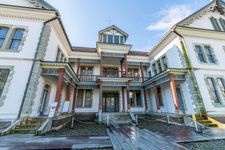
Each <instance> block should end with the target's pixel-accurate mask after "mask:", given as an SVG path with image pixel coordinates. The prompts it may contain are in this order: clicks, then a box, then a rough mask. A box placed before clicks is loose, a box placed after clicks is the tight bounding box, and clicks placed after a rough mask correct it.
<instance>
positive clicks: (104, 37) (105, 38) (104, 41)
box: [103, 34, 107, 43]
mask: <svg viewBox="0 0 225 150" xmlns="http://www.w3.org/2000/svg"><path fill="white" fill-rule="evenodd" d="M106 42H107V35H105V34H103V43H106Z"/></svg>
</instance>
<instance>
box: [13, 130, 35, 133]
mask: <svg viewBox="0 0 225 150" xmlns="http://www.w3.org/2000/svg"><path fill="white" fill-rule="evenodd" d="M35 132H36V129H13V130H11V131H10V133H11V134H31V133H32V134H33V133H35Z"/></svg>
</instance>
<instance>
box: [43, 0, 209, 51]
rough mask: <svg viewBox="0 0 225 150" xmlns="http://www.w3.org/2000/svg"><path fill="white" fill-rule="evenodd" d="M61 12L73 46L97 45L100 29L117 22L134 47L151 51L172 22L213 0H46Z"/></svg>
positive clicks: (138, 49) (134, 48)
mask: <svg viewBox="0 0 225 150" xmlns="http://www.w3.org/2000/svg"><path fill="white" fill-rule="evenodd" d="M46 1H47V2H49V3H50V4H51V5H53V6H54V7H55V8H57V9H58V10H59V11H60V14H61V17H62V20H63V23H64V25H65V28H66V31H67V34H68V35H69V38H70V41H71V43H72V45H73V46H84V47H95V46H96V41H97V38H98V31H99V30H101V29H104V28H105V27H107V26H108V25H109V22H108V21H107V20H109V18H110V20H111V24H110V25H116V26H118V27H119V28H121V29H122V30H124V31H125V32H127V33H128V34H129V38H128V41H127V43H128V44H133V48H132V50H137V51H140V50H141V51H148V50H150V49H151V48H152V47H153V46H154V45H155V44H156V43H157V42H158V41H159V40H160V38H161V37H162V36H163V35H164V34H165V32H167V31H168V30H169V29H170V28H171V27H172V25H173V24H175V23H176V22H178V21H179V20H181V19H182V18H184V17H186V16H187V15H189V14H191V13H193V12H194V11H196V10H198V9H200V8H201V7H203V6H204V5H206V4H207V3H209V2H210V0H66V1H65V0H46Z"/></svg>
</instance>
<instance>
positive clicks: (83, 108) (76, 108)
mask: <svg viewBox="0 0 225 150" xmlns="http://www.w3.org/2000/svg"><path fill="white" fill-rule="evenodd" d="M91 108H92V107H76V108H75V109H91Z"/></svg>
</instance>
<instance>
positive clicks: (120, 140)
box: [107, 124, 186, 150]
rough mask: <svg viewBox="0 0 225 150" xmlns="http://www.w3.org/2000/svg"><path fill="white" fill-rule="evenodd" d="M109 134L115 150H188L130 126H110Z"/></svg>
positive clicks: (154, 134)
mask: <svg viewBox="0 0 225 150" xmlns="http://www.w3.org/2000/svg"><path fill="white" fill-rule="evenodd" d="M107 132H108V135H109V137H110V140H111V142H112V145H113V148H114V149H115V150H128V149H129V150H186V148H185V147H183V146H181V145H178V144H177V143H175V142H171V141H169V140H167V139H166V138H164V137H162V136H160V135H157V134H156V133H153V132H151V131H148V130H146V129H140V128H138V127H134V126H132V125H129V124H124V125H118V126H110V127H109V128H108V129H107Z"/></svg>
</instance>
